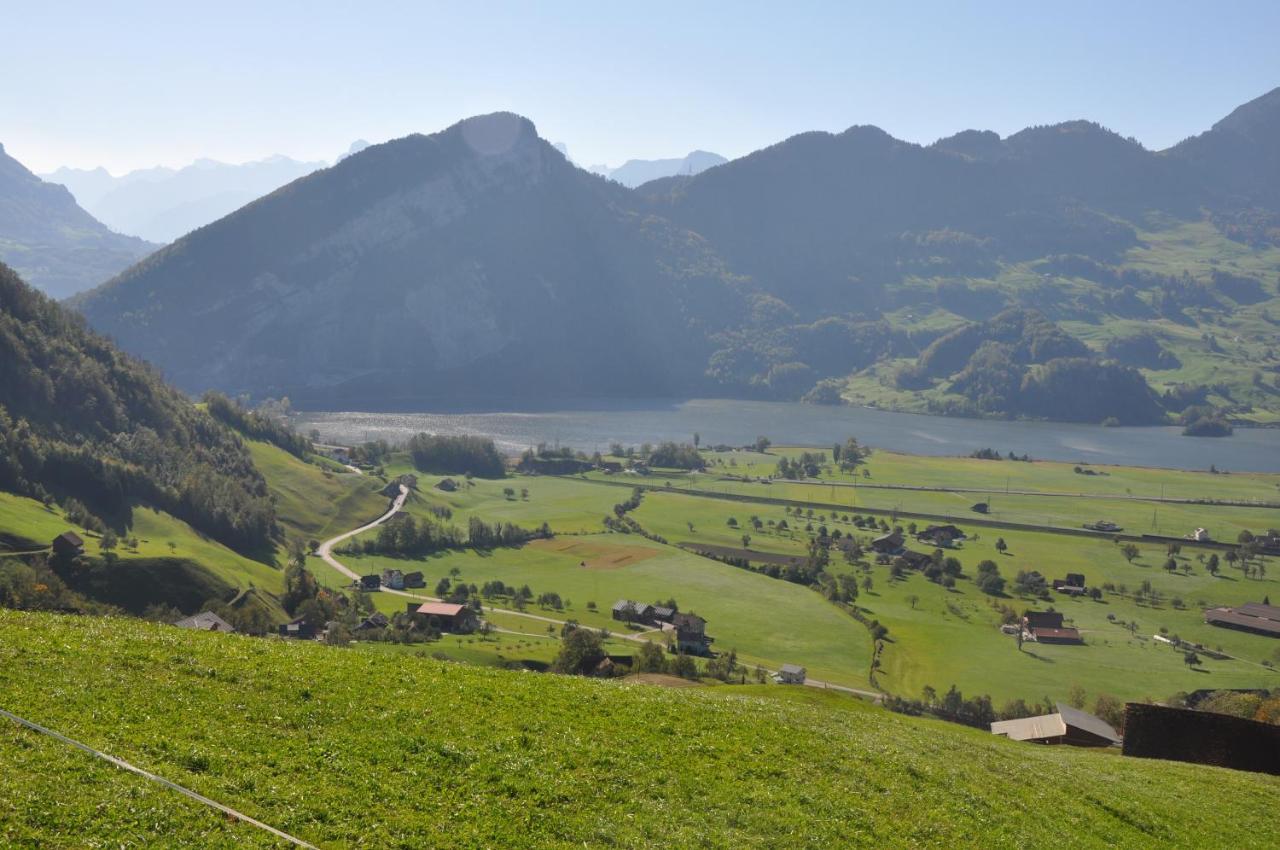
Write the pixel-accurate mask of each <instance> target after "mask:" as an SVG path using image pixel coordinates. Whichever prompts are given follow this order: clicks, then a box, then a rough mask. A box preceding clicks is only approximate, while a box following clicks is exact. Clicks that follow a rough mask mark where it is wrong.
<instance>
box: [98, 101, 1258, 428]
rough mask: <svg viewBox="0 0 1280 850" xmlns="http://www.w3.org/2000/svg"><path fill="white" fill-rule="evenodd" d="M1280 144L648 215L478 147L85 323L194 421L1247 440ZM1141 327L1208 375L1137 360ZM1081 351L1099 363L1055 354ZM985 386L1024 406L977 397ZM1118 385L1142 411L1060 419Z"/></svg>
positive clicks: (807, 182) (337, 185)
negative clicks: (829, 416)
mask: <svg viewBox="0 0 1280 850" xmlns="http://www.w3.org/2000/svg"><path fill="white" fill-rule="evenodd" d="M1278 116H1280V90H1277V91H1276V92H1272V93H1270V94H1268V95H1266V96H1264V97H1262V98H1259V99H1258V100H1256V101H1254V102H1252V103H1250V104H1247V105H1245V106H1243V107H1241V108H1240V109H1238V110H1236V111H1235V112H1233V113H1232V114H1231V115H1230V116H1228V117H1227V118H1226V119H1224V120H1223V121H1221V122H1219V123H1218V124H1216V125H1215V126H1214V128H1213V129H1211V130H1210V131H1208V132H1206V133H1204V134H1202V135H1200V136H1196V137H1194V138H1193V139H1189V140H1187V141H1185V142H1183V143H1181V144H1179V145H1177V146H1175V147H1174V148H1171V149H1169V150H1167V151H1162V152H1153V151H1149V150H1146V149H1145V148H1143V147H1142V146H1141V145H1139V144H1138V143H1137V142H1135V141H1133V140H1128V139H1125V138H1123V137H1121V136H1119V135H1117V134H1116V133H1114V132H1111V131H1109V130H1106V129H1104V128H1102V127H1100V126H1098V125H1096V124H1093V123H1090V122H1086V121H1072V122H1067V123H1063V124H1058V125H1053V126H1047V127H1033V128H1029V129H1027V130H1024V131H1022V132H1020V133H1016V134H1014V135H1012V136H1009V137H1008V138H1001V137H999V136H998V135H996V134H994V133H987V132H977V131H968V132H965V133H960V134H957V135H956V136H952V137H950V138H947V139H942V140H940V141H938V142H936V143H934V144H932V145H927V146H922V145H917V144H911V143H907V142H903V141H900V140H897V139H894V138H893V137H891V136H889V135H888V134H887V133H885V132H883V131H882V130H879V129H877V128H874V127H853V128H850V129H849V130H847V131H845V132H843V133H838V134H832V133H823V132H814V133H805V134H801V135H799V136H795V137H793V138H790V139H787V140H786V141H784V142H780V143H778V144H776V145H774V146H772V147H769V148H766V149H764V150H761V151H758V152H756V153H753V154H751V155H749V156H746V157H743V158H741V159H737V160H734V161H732V162H728V163H724V164H722V165H719V166H718V167H715V168H710V169H708V170H705V171H701V172H700V173H697V174H693V175H688V176H683V175H676V176H668V177H663V178H660V179H657V180H649V181H647V182H645V183H643V184H642V185H641V186H640V188H639V189H637V190H630V189H627V188H625V187H623V186H621V185H619V184H618V183H617V182H614V181H613V180H605V179H602V178H601V177H599V176H596V175H592V174H589V173H587V172H585V171H582V170H580V169H578V168H575V167H574V166H573V165H572V164H571V163H570V162H568V161H567V160H566V158H565V157H564V155H563V154H562V153H561V152H559V151H557V150H556V149H555V148H554V147H552V146H551V145H550V144H548V143H547V142H545V141H543V140H542V139H540V138H538V136H537V133H536V131H535V129H534V127H533V125H532V124H531V123H530V122H528V121H527V120H525V119H523V118H520V117H518V116H514V115H510V114H496V115H489V116H481V117H478V118H473V119H468V120H467V121H463V122H461V123H459V124H457V125H455V126H453V127H451V128H449V129H447V130H445V131H443V132H440V133H437V134H434V135H431V136H410V137H407V138H404V139H399V140H396V141H394V142H388V143H386V144H383V145H375V146H372V147H370V148H368V149H365V150H363V151H361V152H360V153H358V154H355V155H353V156H350V157H348V158H347V159H344V160H343V161H342V162H340V163H338V164H337V165H335V166H334V167H332V168H329V169H326V170H324V171H321V172H317V173H315V174H311V175H309V176H307V177H305V178H302V179H299V180H297V181H295V182H293V183H291V184H290V185H288V186H286V187H284V188H282V189H280V190H278V191H276V192H274V193H272V194H271V195H269V196H267V197H266V198H264V199H262V200H261V201H259V202H258V203H255V204H252V205H250V206H248V207H246V208H244V209H241V210H239V211H238V212H236V213H234V214H232V215H230V216H228V217H226V218H225V219H222V220H220V221H218V222H216V223H214V224H213V225H210V226H209V227H206V228H203V229H201V230H199V231H197V232H195V233H192V234H190V235H188V236H187V237H184V238H182V239H180V240H178V241H177V242H175V243H174V244H173V245H171V246H170V247H168V248H166V249H164V250H163V251H160V252H158V253H157V254H156V255H155V256H154V257H152V258H149V259H148V260H147V261H146V262H144V263H141V264H139V265H138V266H136V267H135V268H133V269H131V270H130V271H128V272H127V273H125V274H123V275H121V276H120V277H119V278H118V279H116V280H115V281H113V282H111V283H110V284H109V285H107V286H104V287H102V288H100V289H98V290H96V291H94V292H92V293H89V294H88V295H86V296H85V297H83V298H82V299H79V301H78V304H79V306H80V307H81V309H82V310H83V311H84V313H85V315H86V316H87V317H88V318H89V320H90V321H91V322H92V323H93V324H94V325H95V326H96V327H98V328H99V329H101V330H102V331H104V332H106V333H109V334H110V335H111V336H112V337H114V338H115V339H117V340H119V342H120V344H121V345H122V346H123V347H124V348H126V349H128V350H130V351H133V352H135V353H138V354H140V355H142V356H144V357H146V358H148V359H150V360H152V361H153V362H155V363H156V364H157V365H159V366H160V367H161V368H162V369H164V370H165V372H166V373H167V374H168V375H169V376H170V377H171V378H172V379H173V380H175V381H176V382H177V383H178V384H179V385H180V386H182V387H184V388H186V389H188V390H192V391H200V390H204V389H207V388H217V389H222V390H227V391H230V392H242V391H243V392H248V393H250V394H253V395H259V396H262V395H281V394H288V395H290V396H291V397H292V398H293V399H294V401H295V402H297V403H302V404H311V405H320V404H339V403H341V404H363V405H367V406H386V405H413V404H422V403H426V402H427V401H428V400H431V399H435V400H449V401H456V400H458V399H462V398H466V399H482V398H492V399H500V400H503V401H511V400H515V399H520V398H527V399H532V398H545V397H547V396H552V395H557V394H560V395H576V396H582V395H617V396H636V395H642V394H649V395H654V394H670V395H678V394H689V393H719V394H728V395H736V396H750V397H768V398H799V397H801V396H807V397H811V398H813V399H814V400H818V401H826V402H833V401H840V400H841V398H842V397H847V398H861V399H863V400H864V403H866V402H867V400H868V399H869V400H872V401H874V400H876V399H877V394H878V393H883V394H884V396H885V400H886V403H890V404H893V405H895V406H906V407H908V408H911V407H912V405H919V406H923V405H925V404H926V403H927V404H928V405H930V406H931V407H933V406H936V407H937V408H938V409H942V410H947V411H949V412H959V413H970V414H976V415H1028V416H1052V417H1057V418H1067V419H1071V418H1075V419H1080V420H1082V421H1095V422H1096V421H1101V420H1103V419H1107V420H1115V421H1121V422H1125V421H1139V420H1141V421H1153V420H1154V419H1156V418H1159V417H1162V416H1164V415H1165V414H1164V413H1163V412H1161V410H1160V408H1159V407H1158V405H1157V404H1156V400H1157V399H1156V395H1155V394H1153V395H1151V396H1150V398H1148V399H1147V400H1146V401H1144V402H1143V404H1140V405H1135V404H1134V403H1133V399H1132V397H1129V398H1124V397H1122V396H1124V395H1125V394H1128V395H1129V396H1132V392H1133V388H1134V387H1135V386H1138V385H1140V383H1141V381H1147V380H1149V381H1150V382H1152V383H1151V386H1153V387H1154V388H1155V390H1157V391H1158V390H1164V391H1165V395H1164V396H1161V398H1166V397H1167V398H1172V399H1173V400H1172V401H1169V402H1160V403H1167V404H1168V405H1174V406H1170V407H1168V408H1167V409H1168V410H1170V411H1173V412H1177V411H1178V410H1179V409H1180V408H1179V407H1178V406H1177V405H1178V404H1181V403H1182V402H1183V401H1185V400H1187V399H1196V400H1197V401H1201V402H1203V401H1206V400H1207V401H1209V402H1211V403H1213V404H1215V405H1218V406H1220V407H1231V408H1232V409H1233V410H1234V411H1236V412H1237V413H1239V415H1241V416H1249V415H1252V414H1251V413H1250V412H1249V411H1250V410H1253V409H1254V408H1255V407H1261V408H1264V409H1277V408H1280V404H1277V400H1276V395H1277V393H1278V392H1280V391H1276V392H1273V391H1272V389H1270V388H1271V386H1272V383H1273V381H1272V380H1271V379H1270V378H1268V377H1267V374H1268V373H1269V372H1270V370H1273V369H1274V370H1275V371H1277V372H1280V359H1278V358H1280V354H1277V352H1276V349H1275V346H1274V345H1269V344H1268V343H1267V340H1274V333H1275V332H1274V329H1272V326H1271V325H1269V324H1268V323H1269V322H1272V321H1280V319H1277V318H1276V315H1275V313H1273V312H1272V311H1273V309H1277V308H1280V299H1278V298H1277V292H1276V272H1277V271H1280V262H1277V259H1276V258H1277V257H1280V252H1277V248H1276V246H1277V245H1280V224H1278V223H1280V168H1277V166H1276V163H1277V153H1276V152H1277V150H1280V127H1278V126H1277V121H1278V120H1280V118H1278ZM1170 234H1172V235H1170ZM1009 308H1017V309H1019V310H1023V311H1026V310H1031V311H1033V312H1032V313H1025V312H1024V313H1018V314H1012V315H1016V316H1018V317H1019V318H1016V319H1012V320H1006V321H1004V324H1002V325H1000V326H999V327H1005V326H1007V325H1008V324H1009V321H1014V322H1016V323H1017V324H1016V326H1017V327H1021V328H1030V329H1034V330H1032V331H1027V333H1029V334H1031V339H1032V342H1027V341H1026V340H1022V341H1019V338H1018V337H1017V335H1016V334H1013V335H1010V334H1005V333H1004V332H1003V331H1001V332H1000V333H996V332H995V331H991V332H990V333H988V332H987V331H981V330H980V331H979V332H978V335H977V336H976V337H975V336H973V335H970V336H964V335H961V338H964V339H970V338H978V339H981V340H983V341H985V342H986V343H987V344H986V345H985V346H980V350H979V349H973V348H964V347H963V346H961V347H959V348H957V349H956V350H957V351H961V352H962V355H963V356H957V358H955V362H950V361H948V360H947V359H946V358H945V357H933V356H931V357H930V358H928V368H927V369H922V368H921V367H920V363H921V362H922V361H920V360H919V358H920V357H921V355H922V353H923V352H924V351H925V350H926V349H927V348H928V347H929V346H930V344H931V343H932V342H933V341H935V340H937V339H939V338H940V337H942V336H943V335H945V334H948V333H950V332H953V331H956V330H957V329H959V328H962V327H963V326H965V325H966V323H969V322H981V321H982V320H985V319H988V318H990V317H992V316H994V315H996V314H997V313H999V312H1001V311H1003V310H1006V309H1009ZM1135 320H1141V321H1148V322H1150V323H1151V327H1152V328H1153V329H1154V330H1153V331H1152V332H1153V333H1154V334H1156V335H1157V336H1158V337H1159V339H1158V340H1157V343H1156V344H1157V345H1158V346H1159V345H1164V346H1165V347H1166V348H1168V349H1169V352H1170V356H1169V357H1168V358H1164V359H1163V362H1169V363H1182V364H1189V365H1187V368H1186V370H1185V371H1183V372H1174V371H1167V373H1166V374H1161V373H1160V371H1159V370H1147V371H1146V372H1139V371H1138V368H1139V367H1138V366H1136V365H1128V364H1125V363H1117V362H1114V361H1111V360H1109V359H1108V358H1107V356H1105V354H1104V351H1103V349H1104V347H1105V343H1106V341H1107V339H1108V338H1109V337H1113V336H1116V335H1123V333H1127V331H1125V330H1124V328H1125V327H1127V325H1126V324H1125V323H1127V322H1133V321H1135ZM1046 323H1048V324H1046ZM1056 323H1061V327H1056V326H1055V325H1056ZM1063 328H1066V329H1067V330H1065V331H1063V333H1065V334H1066V335H1067V336H1071V331H1070V329H1075V331H1074V332H1075V333H1080V334H1084V338H1085V339H1087V341H1088V342H1089V345H1084V344H1082V343H1081V339H1080V338H1075V342H1076V343H1077V344H1065V343H1058V342H1055V343H1054V347H1053V349H1052V350H1053V351H1056V352H1057V354H1056V355H1055V356H1053V357H1050V356H1049V355H1048V354H1046V351H1045V350H1044V349H1038V348H1037V346H1036V345H1035V344H1034V340H1037V339H1038V340H1059V339H1060V338H1061V334H1059V333H1058V331H1062V330H1063ZM1188 329H1194V331H1193V332H1191V333H1188V332H1187V330H1188ZM1219 337H1221V338H1224V339H1225V338H1230V339H1231V340H1232V343H1231V344H1232V345H1233V346H1235V348H1226V347H1223V346H1222V345H1220V344H1218V342H1216V340H1217V339H1218V338H1219ZM1073 338H1074V337H1073ZM1202 340H1209V342H1202ZM1130 347H1131V346H1130ZM1127 349H1128V347H1126V346H1119V347H1117V348H1116V350H1127ZM946 350H950V349H946ZM1206 358H1207V359H1206ZM1058 361H1061V362H1058ZM1197 361H1198V362H1200V366H1194V363H1195V362H1197ZM983 364H987V365H998V366H999V367H1000V368H1001V369H1003V370H1004V373H1003V377H1002V379H1001V381H1000V382H999V384H998V385H993V384H991V383H990V382H986V381H982V380H974V377H975V370H978V371H980V370H981V368H982V367H983ZM1201 366H1202V367H1203V368H1201ZM1143 368H1146V367H1143ZM966 370H967V371H966ZM1202 374H1214V375H1215V378H1214V381H1215V382H1214V383H1213V384H1212V385H1206V386H1205V387H1203V388H1202V389H1203V391H1193V392H1185V391H1183V390H1179V391H1178V392H1176V393H1173V392H1172V389H1171V388H1173V387H1174V386H1175V385H1179V384H1181V383H1185V382H1187V381H1190V380H1193V379H1194V378H1195V376H1197V375H1202ZM1144 375H1145V376H1146V377H1145V378H1144V377H1143V376H1144ZM1251 376H1252V377H1251ZM1201 380H1203V379H1201ZM1090 381H1096V385H1097V386H1098V387H1103V388H1109V389H1106V390H1100V392H1103V393H1104V394H1112V395H1113V396H1114V397H1112V396H1108V397H1107V398H1102V399H1100V400H1095V401H1093V402H1091V403H1090V404H1088V405H1073V404H1068V403H1064V402H1063V399H1062V398H1053V397H1050V396H1052V395H1053V394H1054V393H1055V392H1059V391H1061V392H1067V391H1068V390H1069V389H1071V388H1072V387H1074V389H1078V388H1079V386H1082V385H1088V384H1089V382H1090ZM1032 390H1034V392H1035V393H1036V394H1037V395H1036V398H1035V399H1034V403H1033V402H1032V400H1027V399H1024V400H1022V401H1018V400H1017V399H1012V397H1011V395H1010V394H1011V393H1012V394H1014V395H1016V394H1017V393H1019V392H1024V391H1032ZM1072 391H1074V390H1072Z"/></svg>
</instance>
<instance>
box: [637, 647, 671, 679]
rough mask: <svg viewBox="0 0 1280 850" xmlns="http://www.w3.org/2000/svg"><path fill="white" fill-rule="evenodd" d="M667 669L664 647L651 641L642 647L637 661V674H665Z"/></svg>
mask: <svg viewBox="0 0 1280 850" xmlns="http://www.w3.org/2000/svg"><path fill="white" fill-rule="evenodd" d="M666 669H667V659H666V656H665V654H664V653H663V651H662V647H660V646H658V645H657V644H656V643H653V642H651V641H645V642H644V643H643V644H641V645H640V651H639V652H638V653H636V661H635V671H636V672H637V673H664V672H666Z"/></svg>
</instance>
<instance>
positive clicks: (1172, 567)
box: [1164, 558, 1178, 573]
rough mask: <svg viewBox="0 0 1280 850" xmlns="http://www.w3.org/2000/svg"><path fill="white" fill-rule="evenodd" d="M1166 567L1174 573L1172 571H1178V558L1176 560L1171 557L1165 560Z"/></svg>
mask: <svg viewBox="0 0 1280 850" xmlns="http://www.w3.org/2000/svg"><path fill="white" fill-rule="evenodd" d="M1164 568H1165V569H1166V570H1168V571H1169V572H1171V573H1172V572H1177V570H1178V562H1177V561H1176V560H1174V559H1173V558H1169V559H1168V560H1167V561H1165V562H1164Z"/></svg>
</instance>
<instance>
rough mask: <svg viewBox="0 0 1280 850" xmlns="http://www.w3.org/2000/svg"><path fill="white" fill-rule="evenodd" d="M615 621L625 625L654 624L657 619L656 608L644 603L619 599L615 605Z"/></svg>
mask: <svg viewBox="0 0 1280 850" xmlns="http://www.w3.org/2000/svg"><path fill="white" fill-rule="evenodd" d="M613 619H615V620H618V621H620V622H623V623H652V622H653V621H654V619H655V618H654V608H653V606H652V605H647V604H645V603H644V602H633V601H632V600H630V599H619V600H618V601H617V602H615V603H613Z"/></svg>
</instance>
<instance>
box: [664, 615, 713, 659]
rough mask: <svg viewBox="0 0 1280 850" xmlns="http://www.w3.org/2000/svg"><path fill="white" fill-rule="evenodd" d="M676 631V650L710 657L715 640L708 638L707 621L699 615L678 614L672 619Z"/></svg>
mask: <svg viewBox="0 0 1280 850" xmlns="http://www.w3.org/2000/svg"><path fill="white" fill-rule="evenodd" d="M671 625H672V628H673V630H674V631H675V644H674V647H673V648H674V649H675V651H676V652H683V653H686V654H688V655H709V654H710V653H711V644H712V642H713V641H714V640H715V638H711V637H708V636H707V621H706V620H704V619H702V618H701V617H699V616H698V615H697V614H683V613H681V614H676V615H675V616H674V617H673V618H672V619H671Z"/></svg>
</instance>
